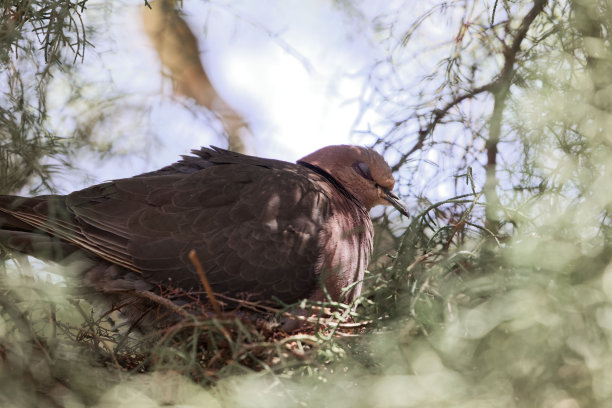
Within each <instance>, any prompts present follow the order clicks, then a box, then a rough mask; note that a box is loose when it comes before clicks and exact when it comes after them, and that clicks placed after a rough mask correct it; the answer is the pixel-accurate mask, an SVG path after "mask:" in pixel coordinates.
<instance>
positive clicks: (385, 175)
mask: <svg viewBox="0 0 612 408" xmlns="http://www.w3.org/2000/svg"><path fill="white" fill-rule="evenodd" d="M298 163H308V164H310V165H312V166H316V167H318V168H320V169H322V170H324V171H326V172H327V173H329V174H330V175H331V176H332V177H333V178H334V179H336V180H337V181H338V182H339V183H340V184H342V186H343V187H344V188H345V189H346V190H347V191H348V192H349V193H351V194H352V195H353V196H355V198H357V200H359V202H360V203H361V204H363V205H364V206H365V207H366V209H368V210H370V208H372V207H374V206H376V205H392V206H394V207H395V208H396V209H397V210H398V211H399V212H400V213H402V214H403V215H406V216H408V211H406V208H405V207H404V205H403V204H402V202H401V201H400V199H399V197H398V196H397V195H395V194H394V193H393V186H394V185H395V180H394V179H393V174H392V173H391V168H389V165H388V164H387V162H385V159H384V158H383V157H382V156H381V155H380V154H378V153H377V152H376V151H375V150H373V149H369V148H366V147H361V146H351V145H338V146H327V147H323V148H321V149H319V150H317V151H316V152H314V153H311V154H309V155H307V156H305V157H303V158H301V159H300V160H298Z"/></svg>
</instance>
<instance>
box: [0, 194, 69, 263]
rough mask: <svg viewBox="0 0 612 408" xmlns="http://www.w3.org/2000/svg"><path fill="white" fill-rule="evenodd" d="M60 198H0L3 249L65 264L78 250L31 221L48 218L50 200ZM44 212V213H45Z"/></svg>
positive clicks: (0, 226)
mask: <svg viewBox="0 0 612 408" xmlns="http://www.w3.org/2000/svg"><path fill="white" fill-rule="evenodd" d="M56 197H57V196H40V197H33V198H26V197H19V196H9V195H0V246H3V247H4V248H5V249H9V250H12V251H17V252H21V253H24V254H27V255H33V256H35V257H37V258H41V259H46V260H50V261H57V262H59V261H61V260H62V259H64V258H65V257H66V256H68V255H70V254H71V253H73V252H74V251H75V250H76V249H77V248H76V247H75V246H74V245H71V244H69V243H67V242H65V241H63V240H61V239H59V238H57V237H54V236H52V235H51V234H49V233H47V232H45V231H43V230H42V229H41V228H40V227H39V226H36V225H35V224H34V223H32V222H28V219H32V218H34V217H36V218H40V217H41V215H43V216H44V215H46V216H48V215H49V214H47V213H46V212H47V211H46V210H47V209H48V207H49V200H53V198H56ZM41 209H43V211H44V212H42V213H41Z"/></svg>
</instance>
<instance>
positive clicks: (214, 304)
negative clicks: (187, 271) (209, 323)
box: [189, 249, 221, 316]
mask: <svg viewBox="0 0 612 408" xmlns="http://www.w3.org/2000/svg"><path fill="white" fill-rule="evenodd" d="M189 259H190V260H191V263H193V266H195V268H196V271H198V276H200V280H201V281H202V284H203V285H204V290H205V291H206V295H208V300H210V303H211V304H212V307H213V309H214V311H215V313H216V314H217V316H221V308H220V307H219V303H218V302H217V298H216V297H215V292H213V290H212V288H211V287H210V283H208V279H207V278H206V275H205V274H204V269H203V268H202V264H201V263H200V260H199V259H198V255H197V254H196V251H195V249H192V250H191V251H189Z"/></svg>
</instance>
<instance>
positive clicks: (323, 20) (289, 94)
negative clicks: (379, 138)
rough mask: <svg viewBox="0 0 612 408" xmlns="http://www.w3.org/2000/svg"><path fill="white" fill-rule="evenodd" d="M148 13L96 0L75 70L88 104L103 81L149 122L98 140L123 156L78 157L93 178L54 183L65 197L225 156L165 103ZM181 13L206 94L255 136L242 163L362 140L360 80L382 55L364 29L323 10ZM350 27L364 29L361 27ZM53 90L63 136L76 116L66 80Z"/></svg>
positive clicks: (187, 111)
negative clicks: (88, 38)
mask: <svg viewBox="0 0 612 408" xmlns="http://www.w3.org/2000/svg"><path fill="white" fill-rule="evenodd" d="M153 4H154V3H153ZM143 7H144V6H143V2H142V1H139V0H135V1H123V2H114V3H112V8H109V3H106V2H104V1H102V0H100V1H99V2H98V3H96V2H92V3H91V4H90V3H88V10H87V12H86V13H84V14H83V17H84V18H86V19H88V20H86V24H91V25H93V26H94V27H98V28H99V29H103V30H104V32H103V35H96V36H95V37H94V40H93V41H92V42H93V43H94V45H95V48H92V49H89V50H88V51H87V54H86V56H85V60H84V62H83V64H82V67H80V68H79V69H80V72H81V75H82V76H83V77H84V78H86V81H88V83H90V84H92V85H91V92H92V95H91V99H92V100H93V99H96V96H95V95H96V92H98V93H100V92H107V91H108V89H107V87H108V83H109V81H110V83H112V87H113V88H114V90H115V91H117V92H118V93H123V94H126V95H127V100H128V101H131V102H130V103H131V104H133V105H140V106H143V107H146V108H148V109H150V110H151V113H150V115H148V117H147V118H146V121H144V122H143V121H137V120H132V119H134V118H130V116H129V115H121V117H119V116H116V117H114V119H113V121H112V123H110V124H109V125H108V126H109V127H108V129H107V130H106V131H105V132H103V136H102V137H103V138H106V137H108V138H110V139H113V140H114V151H115V152H116V153H119V156H117V157H115V158H110V157H105V158H104V159H103V160H99V157H96V156H95V155H91V154H89V155H88V154H85V155H84V156H83V158H82V160H81V163H78V165H79V167H80V168H81V169H82V170H84V171H85V173H88V174H90V175H93V177H89V178H83V177H81V178H79V177H78V176H76V175H69V176H67V177H66V178H65V180H64V181H62V180H60V181H59V185H60V189H65V190H74V189H75V188H76V187H81V186H86V185H88V184H91V182H99V181H104V180H108V179H114V178H121V177H128V176H131V175H133V174H137V173H139V172H143V171H149V170H152V169H156V168H159V167H162V166H164V165H166V164H169V163H172V162H174V161H176V160H177V159H178V158H179V155H180V154H186V153H188V152H189V150H190V149H193V148H198V147H199V146H207V145H210V144H213V145H217V146H220V147H226V142H225V140H223V139H222V138H220V137H219V134H218V129H216V130H214V129H213V130H211V129H209V128H208V127H207V126H206V123H205V122H206V114H205V113H203V110H202V109H201V108H198V107H197V106H195V105H194V104H193V103H192V102H191V101H189V100H188V99H186V98H180V97H179V98H177V97H175V96H173V95H172V89H171V84H170V82H169V80H167V79H164V78H162V76H161V65H160V62H159V60H158V57H157V55H156V53H155V51H154V50H153V49H152V47H151V44H150V42H149V39H148V38H147V37H146V35H145V33H144V30H143V27H142V20H141V12H142V11H143ZM183 11H184V13H185V19H186V21H187V22H188V24H189V25H190V27H191V29H192V31H193V32H194V34H195V35H196V36H197V37H198V39H199V41H200V48H201V50H200V53H201V55H200V56H201V59H202V61H203V64H204V66H205V69H206V71H207V74H208V76H209V78H210V80H211V82H212V83H213V86H214V87H215V88H216V90H217V92H218V93H219V94H220V95H221V97H222V98H224V99H225V100H226V101H227V102H228V103H229V104H230V105H231V106H232V107H233V108H234V109H235V110H237V111H238V112H239V113H241V114H242V115H243V116H244V117H245V119H246V120H247V122H248V123H249V125H250V127H251V129H252V135H246V136H247V138H246V140H245V141H246V144H247V152H248V153H250V154H255V155H258V156H263V157H272V158H277V159H283V160H287V161H295V160H297V159H299V158H300V157H302V156H304V155H306V154H308V153H310V152H312V151H314V150H316V149H318V148H320V147H323V146H326V145H330V144H342V143H354V144H364V143H365V142H366V139H365V138H364V137H359V136H356V135H354V134H353V132H352V130H353V126H354V122H355V119H356V117H357V116H358V114H359V111H360V108H361V105H360V103H361V102H360V94H361V93H362V92H363V87H364V80H365V73H367V70H368V69H369V68H370V66H371V64H372V63H373V61H374V60H375V59H376V58H377V57H378V56H377V53H379V52H380V50H379V49H378V48H377V47H376V46H375V45H373V44H372V41H371V38H372V32H371V31H370V29H369V24H364V23H363V21H359V20H358V18H352V17H350V13H346V12H345V11H344V10H341V9H338V8H336V6H334V3H333V2H331V1H324V0H313V1H308V2H304V1H299V0H262V1H257V2H253V1H248V0H236V1H231V2H230V1H227V2H200V1H186V2H184V8H183ZM357 23H360V24H362V25H363V27H364V28H365V29H356V27H355V24H357ZM96 83H99V84H102V86H101V87H99V88H96V87H95V86H94V85H93V84H96ZM51 89H52V90H51V92H50V95H52V97H51V98H50V105H51V109H56V110H57V111H59V112H63V113H61V114H60V115H57V117H60V118H62V119H59V120H58V121H57V123H56V124H55V125H56V126H57V127H58V128H60V129H61V127H62V123H64V125H65V124H66V123H68V122H70V119H69V117H70V116H71V115H70V114H66V111H65V108H66V106H67V105H69V104H70V103H71V102H69V100H70V95H69V88H68V86H67V82H66V79H64V80H62V78H61V76H59V77H58V79H57V80H56V81H55V83H54V84H52V85H51ZM86 96H87V95H86ZM72 107H73V109H74V110H75V111H76V112H78V111H79V109H84V108H83V107H79V106H78V105H77V106H75V105H74V103H72ZM73 115H77V116H78V115H79V114H78V113H76V114H73ZM66 117H68V119H67V118H66ZM66 121H68V122H66ZM143 123H145V125H144V127H149V128H150V130H152V133H154V135H155V136H156V137H155V138H150V137H148V136H150V133H151V131H146V130H144V129H143ZM147 135H148V136H147ZM121 153H125V155H122V154H121ZM126 156H128V157H129V159H126Z"/></svg>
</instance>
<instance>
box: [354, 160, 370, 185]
mask: <svg viewBox="0 0 612 408" xmlns="http://www.w3.org/2000/svg"><path fill="white" fill-rule="evenodd" d="M353 170H355V172H356V173H357V174H359V175H360V176H361V177H363V178H364V179H368V180H372V181H374V179H373V178H372V173H370V168H369V167H368V165H367V164H365V163H362V162H355V163H353Z"/></svg>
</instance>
